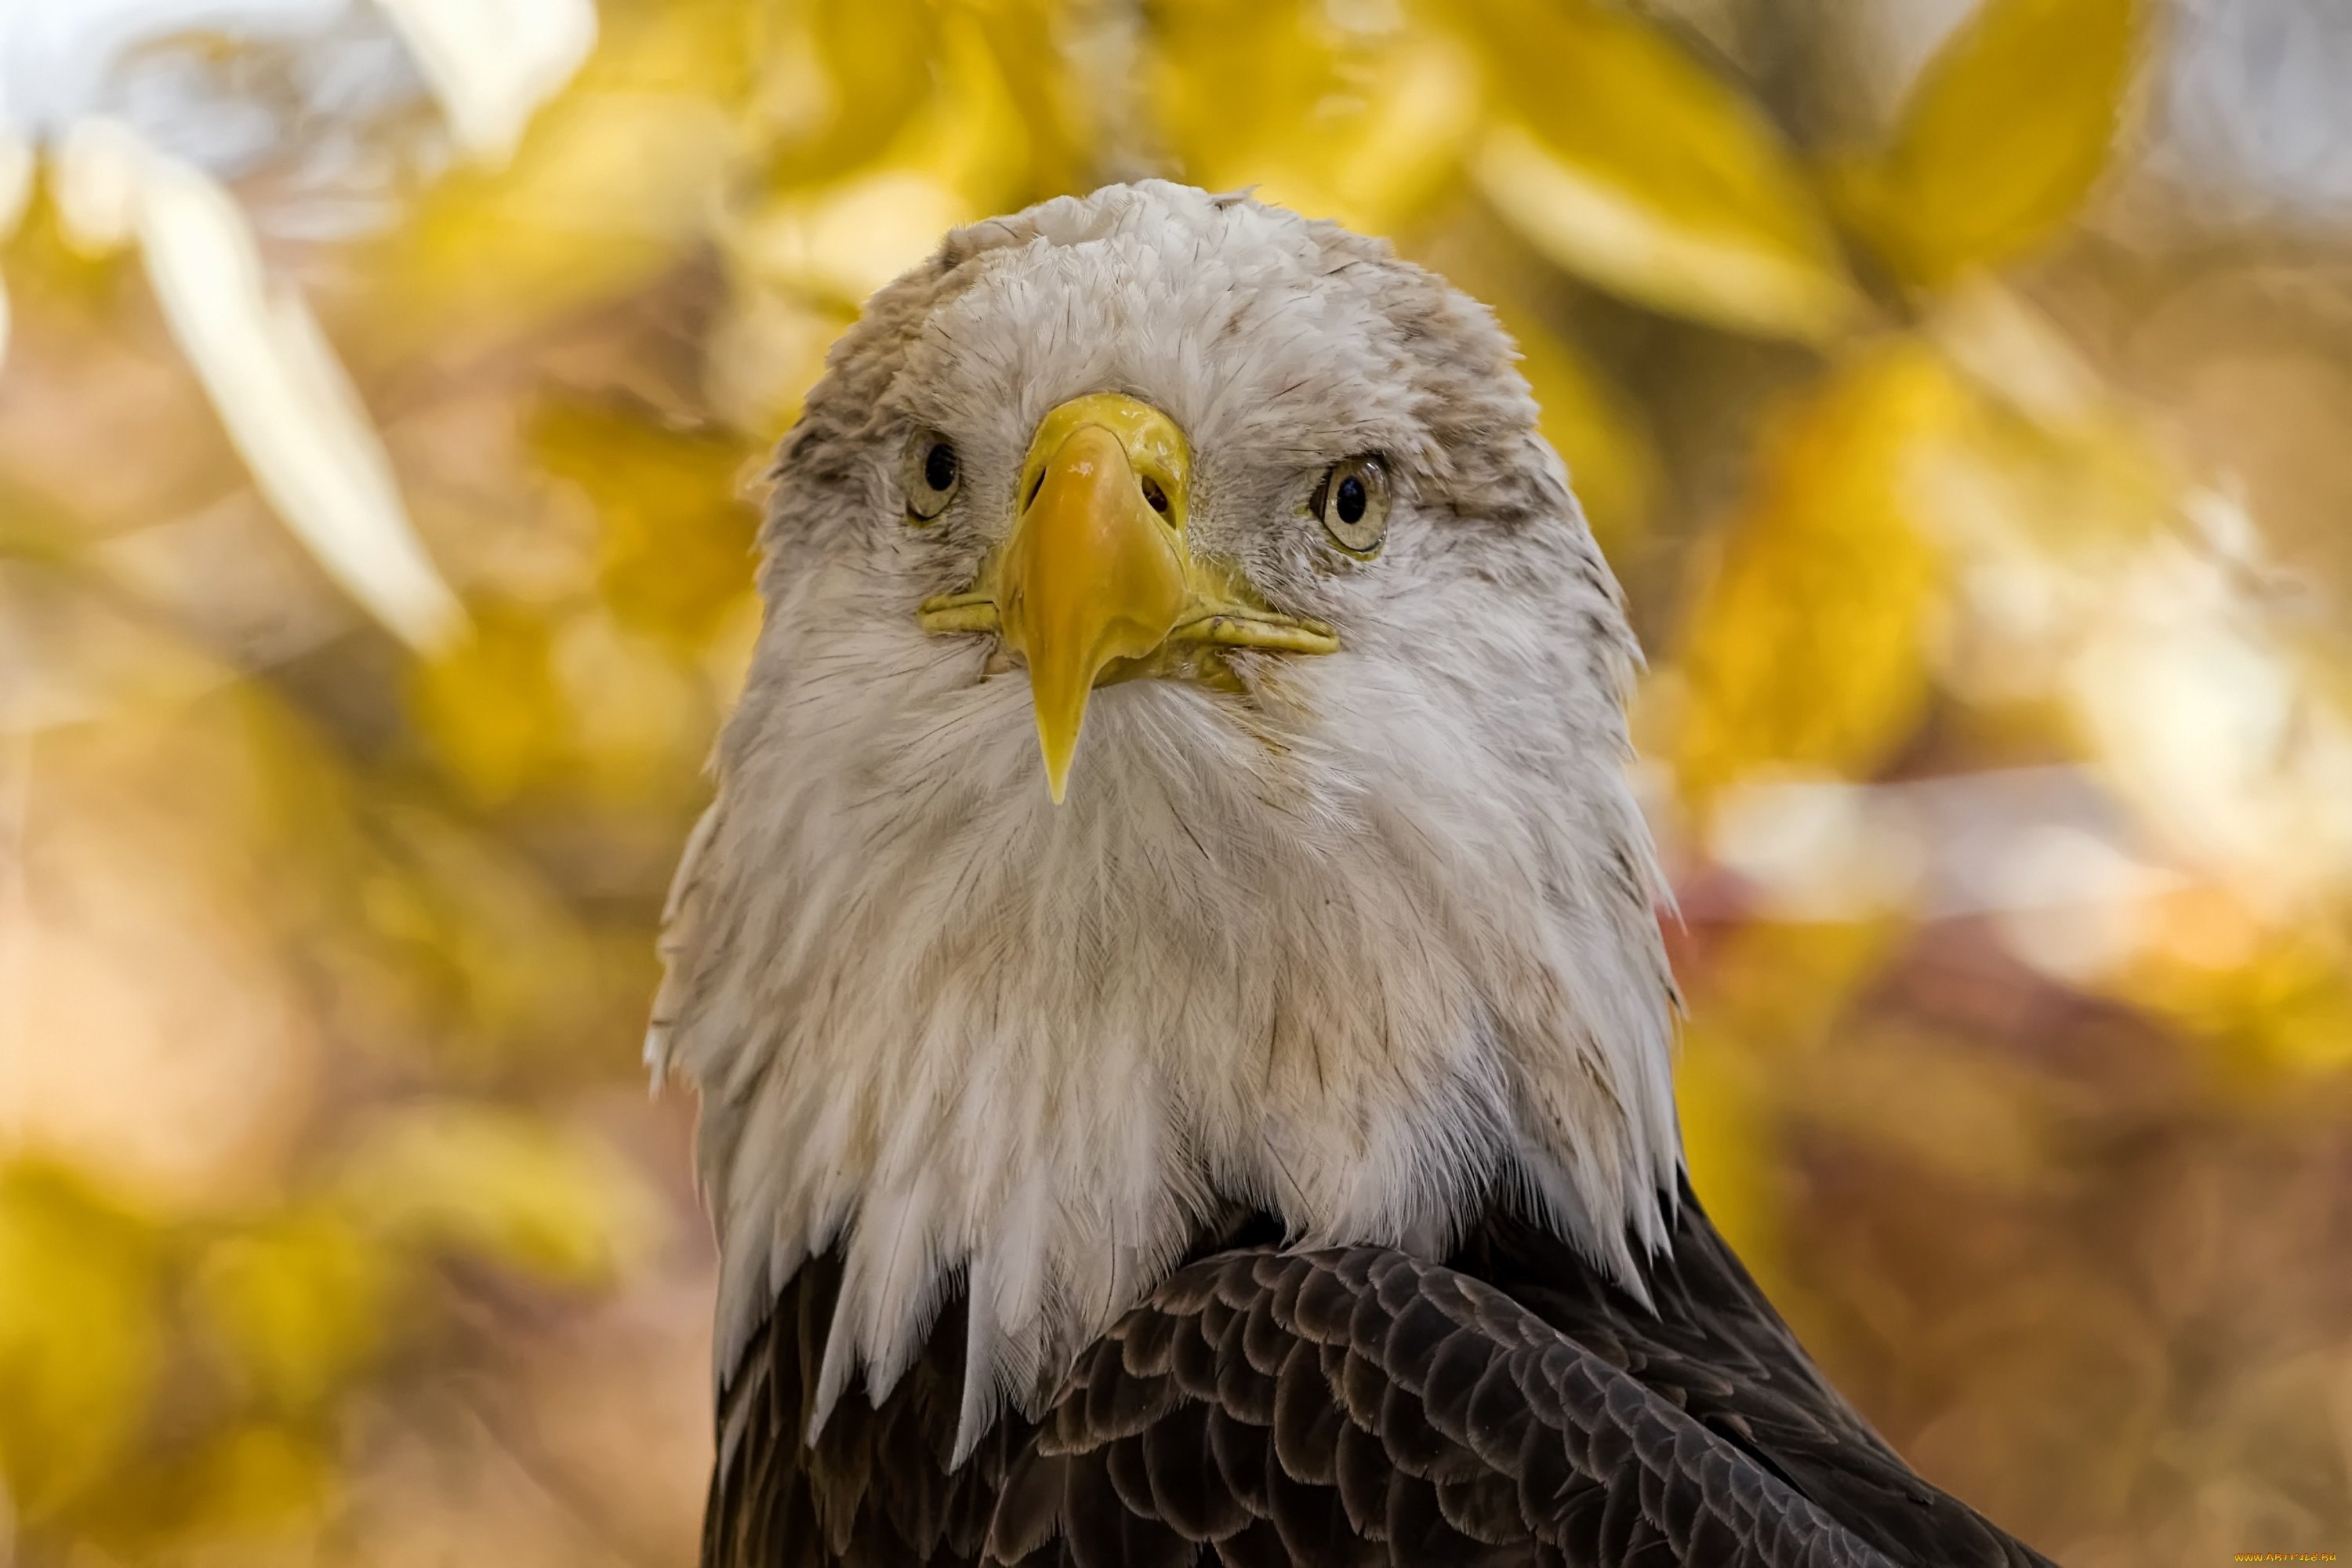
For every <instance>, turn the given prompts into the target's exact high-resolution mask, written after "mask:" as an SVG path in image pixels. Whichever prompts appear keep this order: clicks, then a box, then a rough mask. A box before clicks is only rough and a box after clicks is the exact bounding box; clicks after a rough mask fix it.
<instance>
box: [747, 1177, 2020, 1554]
mask: <svg viewBox="0 0 2352 1568" xmlns="http://www.w3.org/2000/svg"><path fill="white" fill-rule="evenodd" d="M1270 1229H1271V1227H1270V1226H1265V1224H1264V1223H1263V1222H1255V1223H1254V1224H1253V1225H1252V1226H1249V1227H1246V1228H1245V1229H1244V1230H1243V1231H1241V1232H1239V1233H1236V1234H1233V1235H1229V1236H1226V1237H1217V1238H1212V1239H1210V1240H1209V1241H1207V1242H1205V1243H1204V1245H1203V1247H1202V1252H1201V1254H1200V1255H1197V1256H1196V1258H1195V1260H1194V1261H1192V1262H1190V1263H1188V1264H1187V1265H1186V1266H1184V1267H1183V1268H1180V1269H1179V1270H1177V1271H1176V1273H1175V1274H1174V1275H1172V1276H1171V1278H1170V1279H1168V1280H1167V1281H1166V1282H1165V1283H1164V1284H1162V1285H1161V1286H1160V1288H1159V1289H1157V1290H1155V1291H1153V1292H1152V1293H1151V1295H1150V1297H1149V1298H1148V1299H1147V1300H1145V1301H1144V1303H1143V1304H1142V1305H1140V1306H1139V1307H1137V1308H1136V1309H1135V1310H1133V1311H1131V1312H1129V1314H1128V1315H1127V1316H1126V1317H1125V1318H1124V1319H1122V1320H1121V1321H1119V1323H1118V1325H1117V1326H1116V1327H1115V1328H1114V1329H1113V1330H1112V1331H1111V1332H1110V1333H1109V1334H1108V1335H1107V1336H1105V1338H1104V1339H1103V1340H1102V1341H1101V1342H1098V1343H1097V1344H1096V1345H1094V1346H1093V1347H1092V1348H1090V1349H1089V1350H1088V1351H1087V1352H1086V1353H1085V1354H1084V1355H1083V1356H1081V1357H1080V1358H1079V1361H1078V1363H1077V1365H1076V1368H1075V1369H1073V1371H1072V1373H1071V1374H1070V1377H1069V1378H1068V1380H1067V1382H1066V1384H1064V1387H1063V1389H1062V1391H1061V1393H1060V1394H1059V1395H1058V1396H1057V1398H1056V1400H1055V1404H1054V1405H1053V1407H1052V1408H1051V1409H1050V1410H1049V1411H1047V1413H1046V1414H1045V1417H1044V1419H1043V1420H1042V1421H1040V1422H1037V1423H1030V1422H1026V1421H1024V1420H1022V1419H1020V1418H1019V1417H1018V1416H1014V1415H1007V1416H1006V1417H1005V1418H1004V1419H1003V1421H1001V1422H1000V1423H999V1425H998V1426H997V1427H996V1428H995V1429H994V1430H993V1431H992V1432H991V1433H990V1434H989V1436H987V1437H986V1438H985V1439H984V1440H983V1441H982V1444H981V1446H980V1449H979V1451H978V1452H977V1453H976V1454H974V1455H973V1456H972V1458H971V1459H970V1460H969V1461H968V1462H967V1463H966V1464H965V1465H964V1466H963V1467H962V1468H961V1469H958V1470H956V1471H953V1472H950V1470H949V1468H948V1460H949V1458H950V1448H951V1445H952V1443H953V1438H954V1433H955V1426H956V1416H957V1409H958V1404H959V1398H960V1394H961V1387H962V1372H963V1367H962V1360H963V1343H964V1325H963V1311H962V1305H961V1300H955V1301H951V1302H950V1305H949V1306H948V1308H947V1309H946V1310H944V1311H943V1312H942V1313H941V1315H940V1321H939V1323H938V1325H937V1327H936V1328H935V1329H934V1331H933V1332H932V1334H931V1336H930V1339H929V1343H928V1345H927V1346H926V1348H925V1351H924V1352H923V1354H922V1356H921V1358H920V1359H919V1361H918V1362H917V1363H916V1364H915V1365H914V1366H913V1368H912V1369H910V1370H909V1371H908V1373H907V1374H906V1377H905V1378H904V1380H903V1381H902V1382H901V1383H900V1384H898V1387H897V1388H896V1389H894V1390H893V1391H892V1392H891V1394H889V1396H888V1397H887V1398H886V1399H885V1400H884V1401H883V1403H882V1405H881V1407H880V1408H879V1409H875V1408H872V1407H870V1406H869V1405H867V1404H866V1400H865V1399H864V1398H863V1397H862V1396H861V1395H860V1394H859V1393H857V1392H856V1391H855V1390H853V1391H852V1392H851V1393H850V1394H847V1395H845V1397H844V1398H843V1399H842V1400H841V1401H840V1403H839V1405H837V1406H836V1407H835V1411H834V1413H833V1415H832V1418H831V1420H830V1421H829V1422H828V1424H827V1425H826V1426H825V1429H824V1434H823V1436H821V1437H820V1438H819V1440H818V1441H817V1443H816V1444H815V1445H814V1447H808V1446H807V1445H805V1444H804V1443H803V1433H804V1432H805V1430H806V1427H807V1423H808V1416H809V1411H810V1394H811V1391H812V1389H813V1388H814V1383H815V1379H816V1370H817V1366H818V1364H819V1363H820V1361H821V1360H822V1357H823V1353H824V1341H825V1331H826V1328H827V1326H828V1323H829V1321H830V1319H831V1316H832V1310H833V1298H834V1294H835V1290H836V1289H837V1288H838V1286H839V1283H840V1264H839V1260H838V1258H835V1257H833V1256H827V1257H824V1258H818V1259H816V1260H815V1261H814V1262H812V1263H811V1264H809V1265H808V1266H807V1267H806V1268H803V1269H802V1270H801V1272H800V1274H799V1275H798V1276H797V1277H795V1278H794V1279H793V1280H792V1282H791V1283H790V1284H789V1285H787V1286H786V1288H785V1289H784V1292H783V1294H782V1297H781V1298H780V1300H778V1302H777V1304H776V1309H775V1311H774V1314H773V1316H772V1318H771V1319H770V1321H768V1323H767V1324H766V1325H765V1326H764V1327H763V1328H762V1329H761V1331H760V1333H759V1334H758V1335H757V1336H755V1338H754V1339H753V1341H752V1342H751V1346H750V1348H749V1349H748V1350H747V1351H746V1352H745V1354H744V1356H743V1358H742V1360H741V1363H740V1365H739V1366H738V1367H737V1369H736V1370H735V1372H734V1373H733V1375H732V1376H731V1377H730V1379H729V1380H728V1384H727V1388H726V1391H725V1393H724V1394H722V1396H721V1400H720V1411H719V1441H720V1454H719V1463H718V1466H717V1468H716V1470H715V1472H714V1474H713V1477H712V1481H711V1490H710V1500H709V1513H708V1516H707V1519H706V1521H705V1526H704V1537H703V1554H702V1560H703V1563H704V1564H705V1565H706V1568H754V1565H756V1568H783V1565H794V1568H797V1565H801V1564H807V1565H811V1568H814V1565H818V1564H835V1563H842V1564H857V1565H869V1564H870V1565H874V1568H882V1565H887V1564H900V1563H981V1562H1003V1563H1038V1564H1045V1563H1067V1564H1073V1565H1083V1568H1109V1565H1113V1564H1135V1565H1137V1568H1157V1565H1160V1564H1167V1565H1171V1568H1172V1565H1177V1564H1184V1563H1204V1564H1205V1563H1226V1564H1234V1565H1241V1564H1251V1565H1256V1564H1269V1565H1270V1564H1283V1563H1334V1564H1339V1563H1347V1564H1358V1563H1362V1564H1373V1563H1397V1564H1404V1563H1493V1564H1505V1563H1543V1564H1562V1565H1576V1568H1631V1565H1636V1564H1639V1565H1645V1568H1646V1565H1656V1568H1667V1565H1670V1564H1687V1565H1691V1568H1780V1565H1784V1564H1788V1565H1792V1564H1808V1565H1820V1568H1849V1565H1850V1568H1865V1565H1867V1568H1886V1565H1891V1564H1901V1565H1905V1568H1927V1565H1929V1564H1935V1565H1938V1568H1978V1565H1984V1568H1995V1565H2014V1568H2025V1565H2030V1564H2036V1563H2047V1559H2045V1558H2043V1557H2042V1556H2041V1555H2040V1554H2039V1553H2037V1552H2033V1551H2032V1550H2031V1549H2029V1548H2027V1547H2025V1546H2024V1545H2022V1544H2021V1543H2020V1542H2017V1541H2015V1540H2013V1539H2011V1537H2009V1536H2007V1535H2005V1534H2003V1533H2002V1532H2001V1531H1999V1530H1997V1529H1995V1528H1994V1527H1993V1526H1992V1525H1991V1524H1990V1523H1988V1522H1987V1521H1985V1520H1984V1519H1983V1518H1981V1517H1980V1516H1979V1515H1978V1514H1977V1513H1975V1512H1974V1511H1973V1510H1970V1509H1969V1508H1968V1507H1967V1506H1965V1505H1964V1504H1962V1503H1960V1502H1958V1501H1956V1500H1953V1499H1952V1498H1949V1497H1948V1496H1946V1495H1945V1494H1944V1493H1942V1492H1939V1491H1937V1489H1935V1488H1933V1487H1931V1486H1928V1485H1927V1483H1926V1482H1924V1481H1922V1480H1920V1479H1918V1477H1916V1475H1914V1474H1913V1473H1912V1472H1911V1470H1910V1469H1909V1468H1907V1467H1906V1465H1905V1464H1904V1463H1903V1461H1902V1460H1901V1459H1900V1458H1896V1457H1895V1453H1894V1451H1893V1450H1892V1449H1890V1448H1889V1447H1886V1445H1885V1443H1883V1442H1881V1441H1880V1440H1879V1438H1878V1437H1877V1436H1875V1435H1874V1433H1873V1432H1871V1430H1870V1429H1869V1427H1868V1426H1866V1425H1865V1424H1864V1422H1863V1420H1862V1419H1861V1417H1860V1416H1859V1415H1856V1414H1855V1413H1854V1412H1853V1409H1852V1408H1851V1407H1850V1406H1848V1405H1846V1403H1845V1402H1844V1401H1843V1399H1841V1398H1840V1397H1839V1396H1838V1394H1836V1392H1835V1391H1834V1390H1832V1389H1831V1388H1830V1387H1829V1385H1828V1384H1826V1383H1825V1382H1824V1381H1823V1380H1822V1376H1821V1374H1820V1373H1818V1372H1816V1371H1815V1370H1814V1368H1813V1365H1812V1363H1811V1361H1810V1360H1808V1359H1807V1358H1806V1356H1805V1353H1804V1352H1803V1351H1802V1350H1801V1348H1800V1347H1799V1346H1798V1344H1797V1342H1796V1340H1795V1339H1794V1337H1793V1336H1792V1335H1791V1334H1790V1331H1789V1330H1788V1328H1787V1326H1786V1325H1784V1324H1783V1323H1782V1322H1781V1321H1780V1316H1779V1315H1778V1314H1777V1313H1776V1312H1774V1311H1773V1310H1772V1308H1771V1307H1770V1305H1769V1303H1767V1302H1766V1301H1765V1300H1764V1298H1763V1296H1762V1294H1761V1293H1760V1292H1759V1290H1758V1289H1757V1288H1756V1285H1755V1282H1754V1281H1753V1280H1752V1279H1749V1278H1748V1272H1747V1270H1746V1269H1745V1268H1742V1267H1741V1266H1740V1264H1739V1262H1738V1259H1737V1258H1734V1257H1733V1256H1732V1254H1731V1251H1730V1249H1729V1248H1728V1247H1726V1246H1725V1245H1724V1242H1723V1240H1722V1238H1721V1237H1719V1236H1717V1234H1716V1231H1715V1227H1714V1226H1712V1225H1711V1224H1709V1223H1708V1221H1707V1219H1706V1215H1705V1214H1704V1213H1702V1212H1701V1210H1700V1209H1699V1206H1698V1205H1697V1202H1696V1200H1695V1199H1694V1198H1693V1197H1692V1196H1691V1195H1690V1194H1689V1193H1688V1192H1687V1190H1685V1192H1684V1194H1682V1199H1681V1205H1680V1211H1679V1216H1678V1218H1677V1220H1676V1224H1675V1236H1674V1247H1673V1251H1672V1255H1671V1256H1670V1257H1668V1258H1660V1259H1658V1260H1656V1261H1655V1262H1654V1263H1653V1264H1651V1265H1649V1266H1648V1268H1647V1274H1648V1279H1647V1283H1648V1287H1649V1290H1650V1294H1651V1297H1652V1301H1653V1304H1654V1309H1655V1310H1651V1309H1649V1308H1644V1307H1643V1305H1641V1304H1640V1303H1639V1302H1637V1301H1635V1300H1633V1298H1632V1297H1631V1296H1629V1295H1628V1294H1627V1293H1626V1292H1625V1291H1624V1290H1622V1289H1621V1288H1619V1287H1618V1286H1616V1285H1614V1284H1612V1283H1611V1282H1610V1281H1608V1280H1607V1279H1604V1278H1603V1277H1602V1276H1601V1275H1600V1274H1598V1273H1597V1272H1595V1271H1594V1270H1593V1269H1592V1268H1591V1267H1590V1266H1588V1265H1587V1264H1586V1263H1585V1262H1584V1261H1583V1260H1582V1259H1581V1258H1579V1257H1578V1256H1577V1254H1576V1253H1575V1252H1574V1251H1573V1250H1572V1249H1571V1248H1570V1247H1568V1246H1567V1245H1566V1244H1565V1243H1563V1242H1561V1241H1559V1240H1558V1239H1557V1238H1555V1237H1551V1236H1549V1235H1548V1234H1546V1233H1545V1232H1543V1231H1541V1230H1539V1229H1538V1228H1536V1227H1535V1226H1530V1225H1528V1224H1526V1223H1525V1222H1523V1221H1520V1220H1517V1219H1516V1218H1512V1217H1510V1216H1508V1215H1502V1214H1496V1215H1492V1216H1490V1217H1489V1218H1488V1220H1487V1221H1486V1223H1485V1224H1483V1225H1482V1226H1480V1227H1479V1228H1478V1229H1477V1230H1476V1231H1475V1233H1473V1234H1472V1235H1471V1236H1470V1237H1468V1238H1467V1239H1466V1240H1465V1242H1464V1243H1463V1245H1462V1246H1461V1247H1460V1248H1459V1249H1458V1250H1457V1251H1456V1252H1455V1253H1454V1256H1453V1257H1451V1258H1448V1259H1446V1262H1445V1264H1444V1266H1442V1267H1440V1266H1433V1265H1429V1264H1424V1263H1420V1262H1416V1261H1415V1260H1413V1259H1412V1258H1408V1257H1406V1256H1405V1255H1403V1254H1402V1253H1398V1252H1394V1251H1391V1250H1388V1249H1385V1248H1381V1247H1350V1248H1342V1249H1337V1250H1330V1251H1319V1252H1286V1251H1284V1250H1282V1249H1281V1247H1280V1246H1279V1244H1278V1240H1277V1239H1276V1237H1273V1236H1272V1235H1270V1234H1267V1233H1268V1232H1269V1231H1270Z"/></svg>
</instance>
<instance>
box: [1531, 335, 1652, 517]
mask: <svg viewBox="0 0 2352 1568" xmlns="http://www.w3.org/2000/svg"><path fill="white" fill-rule="evenodd" d="M1513 336H1515V337H1516V338H1517V340H1518V344H1519V370H1520V373H1521V374H1524V375H1525V376H1526V377H1527V378H1528V388H1529V390H1531V391H1532V392H1533V393H1534V394H1535V398H1536V404H1537V406H1538V408H1539V409H1540V410H1541V414H1540V416H1539V418H1538V427H1539V428H1540V429H1541V430H1542V432H1543V437H1544V439H1545V440H1547V441H1549V442H1550V443H1551V444H1552V447H1553V449H1554V450H1556V451H1558V452H1559V455H1560V460H1561V461H1563V462H1565V463H1566V464H1567V465H1568V478H1569V482H1570V484H1571V485H1573V486H1574V487H1575V489H1576V499H1577V500H1578V501H1580V503H1581V504H1582V505H1583V507H1584V515H1585V520H1586V521H1588V522H1590V523H1591V526H1592V534H1593V537H1594V538H1595V539H1597V540H1599V541H1600V542H1601V548H1602V549H1603V550H1604V551H1607V552H1611V553H1612V554H1614V553H1617V552H1622V551H1623V550H1625V549H1626V548H1627V547H1628V546H1630V545H1631V544H1632V543H1633V541H1634V540H1636V539H1637V538H1639V537H1640V536H1641V534H1642V532H1643V529H1644V527H1645V526H1646V524H1647V522H1648V521H1649V511H1650V505H1651V501H1652V500H1653V499H1654V497H1655V495H1656V492H1657V487H1658V455H1657V451H1656V449H1655V447H1654V446H1653V445H1652V443H1651V440H1650V434H1649V432H1648V430H1646V429H1645V428H1643V425H1642V422H1641V418H1640V416H1639V415H1638V414H1637V413H1636V412H1635V411H1634V410H1633V409H1632V408H1631V407H1629V406H1628V405H1627V404H1626V402H1625V400H1624V398H1623V396H1622V395H1621V394H1620V393H1619V392H1618V391H1617V390H1616V389H1615V388H1614V387H1612V386H1609V385H1607V384H1604V383H1603V382H1602V381H1601V378H1600V375H1599V373H1598V372H1596V371H1595V370H1594V369H1593V368H1592V367H1591V365H1589V364H1587V363H1585V362H1584V361H1583V359H1581V358H1580V356H1579V355H1577V354H1576V353H1574V352H1573V351H1571V350H1570V348H1569V347H1568V346H1567V345H1566V344H1565V343H1563V342H1560V341H1559V338H1558V337H1557V336H1556V335H1555V334H1553V333H1550V332H1548V331H1542V330H1540V329H1523V328H1518V327H1514V329H1513Z"/></svg>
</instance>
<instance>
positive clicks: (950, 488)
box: [905, 430, 963, 522]
mask: <svg viewBox="0 0 2352 1568" xmlns="http://www.w3.org/2000/svg"><path fill="white" fill-rule="evenodd" d="M905 479H906V489H907V521H909V522H929V521H931V520H932V519H933V518H935V517H937V516H939V515H940V513H941V512H943V511H945V510H947V509H948V502H950V501H951V500H954V499H955V493H956V487H957V486H958V485H960V484H961V483H962V482H963V463H962V462H961V459H959V458H957V457H956V449H955V445H954V443H952V442H950V440H949V439H948V438H947V437H944V436H942V435H940V433H939V432H938V431H936V430H918V431H916V432H915V435H914V438H913V439H912V440H910V441H908V443H907V461H906V473H905Z"/></svg>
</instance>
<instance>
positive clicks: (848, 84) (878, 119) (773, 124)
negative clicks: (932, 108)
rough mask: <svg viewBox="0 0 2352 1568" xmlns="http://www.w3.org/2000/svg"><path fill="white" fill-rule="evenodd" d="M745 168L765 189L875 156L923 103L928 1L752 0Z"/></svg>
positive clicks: (930, 16) (934, 44) (935, 33)
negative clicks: (750, 155)
mask: <svg viewBox="0 0 2352 1568" xmlns="http://www.w3.org/2000/svg"><path fill="white" fill-rule="evenodd" d="M751 38H752V47H751V59H753V60H754V61H756V62H758V64H759V70H760V77H759V81H758V84H757V86H756V87H755V88H754V89H753V96H752V100H751V107H750V116H749V117H750V123H751V130H752V132H753V133H754V134H756V135H759V136H760V137H761V139H762V141H763V142H764V143H765V146H764V149H763V153H762V154H761V157H760V158H759V160H758V163H756V164H755V165H754V167H753V169H752V170H751V171H749V173H750V174H751V175H752V177H755V178H758V179H760V180H761V182H762V183H764V184H768V185H770V186H773V187H782V186H792V185H800V184H810V183H812V182H815V181H820V180H825V179H830V178H832V177H834V176H835V175H837V174H841V173H842V172H843V171H844V170H846V169H849V168H853V167H855V166H856V165H857V164H859V163H866V161H867V160H869V159H871V158H874V157H876V156H877V155H878V154H879V153H881V152H882V149H883V148H884V147H885V146H886V145H887V144H888V142H890V140H891V138H892V137H894V136H896V135H897V134H898V131H899V129H900V127H902V126H904V125H905V124H906V122H907V121H908V119H909V118H910V117H911V116H913V115H914V114H915V113H916V111H917V110H919V109H920V108H921V107H922V105H923V103H924V101H925V100H927V99H929V97H930V96H931V93H932V90H933V80H932V74H931V67H932V59H933V57H934V56H935V55H936V54H937V53H938V51H939V47H940V23H939V8H938V7H936V6H934V5H930V4H929V0H759V3H758V4H755V5H753V7H752V29H751Z"/></svg>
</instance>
